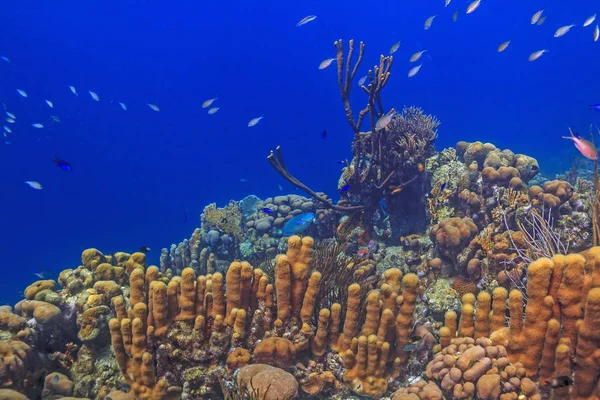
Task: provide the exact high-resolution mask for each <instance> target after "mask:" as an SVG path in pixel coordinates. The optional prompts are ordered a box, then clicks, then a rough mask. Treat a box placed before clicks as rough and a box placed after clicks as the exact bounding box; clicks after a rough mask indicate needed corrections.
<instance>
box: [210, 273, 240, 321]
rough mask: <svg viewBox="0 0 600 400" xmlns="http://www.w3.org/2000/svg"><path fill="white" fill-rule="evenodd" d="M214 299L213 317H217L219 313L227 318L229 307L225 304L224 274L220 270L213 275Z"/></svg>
mask: <svg viewBox="0 0 600 400" xmlns="http://www.w3.org/2000/svg"><path fill="white" fill-rule="evenodd" d="M238 290H239V289H238ZM212 299H213V306H212V316H213V318H216V316H217V315H220V316H221V317H223V318H225V317H226V316H227V314H226V311H227V308H226V305H225V292H224V291H223V275H222V274H221V273H220V272H217V273H215V274H213V276H212Z"/></svg>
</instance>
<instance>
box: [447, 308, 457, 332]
mask: <svg viewBox="0 0 600 400" xmlns="http://www.w3.org/2000/svg"><path fill="white" fill-rule="evenodd" d="M457 320H458V315H456V312H455V311H446V314H445V315H444V326H445V327H446V328H448V330H449V331H450V332H449V333H450V337H451V338H455V337H456V330H457Z"/></svg>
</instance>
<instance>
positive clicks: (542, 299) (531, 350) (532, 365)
mask: <svg viewBox="0 0 600 400" xmlns="http://www.w3.org/2000/svg"><path fill="white" fill-rule="evenodd" d="M553 268H554V264H553V263H552V260H550V259H549V258H540V259H538V260H536V261H534V262H533V263H531V265H529V268H528V269H527V279H528V282H527V297H528V299H527V307H526V309H525V321H524V325H523V333H522V335H523V337H524V338H527V339H526V340H528V344H527V346H526V347H525V351H524V352H522V353H521V357H520V361H521V363H522V364H523V367H524V368H525V370H526V371H527V374H528V375H529V376H531V375H535V374H537V369H538V366H539V364H540V361H541V358H542V348H543V344H544V343H543V341H541V340H539V341H533V342H531V341H529V338H536V337H537V338H543V337H545V336H546V328H547V326H548V321H549V320H550V318H551V317H552V310H553V307H554V300H553V299H552V297H550V296H548V289H549V286H550V278H551V277H552V270H553ZM511 318H512V317H511ZM509 345H510V343H509Z"/></svg>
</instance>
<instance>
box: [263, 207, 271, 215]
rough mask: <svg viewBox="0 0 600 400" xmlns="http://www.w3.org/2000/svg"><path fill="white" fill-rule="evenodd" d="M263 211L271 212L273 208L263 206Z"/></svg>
mask: <svg viewBox="0 0 600 400" xmlns="http://www.w3.org/2000/svg"><path fill="white" fill-rule="evenodd" d="M263 212H266V213H267V214H271V213H272V212H273V210H271V209H270V208H269V207H265V208H263Z"/></svg>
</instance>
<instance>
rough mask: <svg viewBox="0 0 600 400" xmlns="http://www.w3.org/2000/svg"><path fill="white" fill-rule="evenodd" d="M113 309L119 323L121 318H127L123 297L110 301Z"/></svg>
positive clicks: (116, 297)
mask: <svg viewBox="0 0 600 400" xmlns="http://www.w3.org/2000/svg"><path fill="white" fill-rule="evenodd" d="M111 301H112V305H113V308H114V309H115V315H116V316H117V319H118V320H119V322H120V321H121V320H122V319H123V318H127V310H126V308H125V299H124V298H123V296H115V297H113V298H112V299H111Z"/></svg>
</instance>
